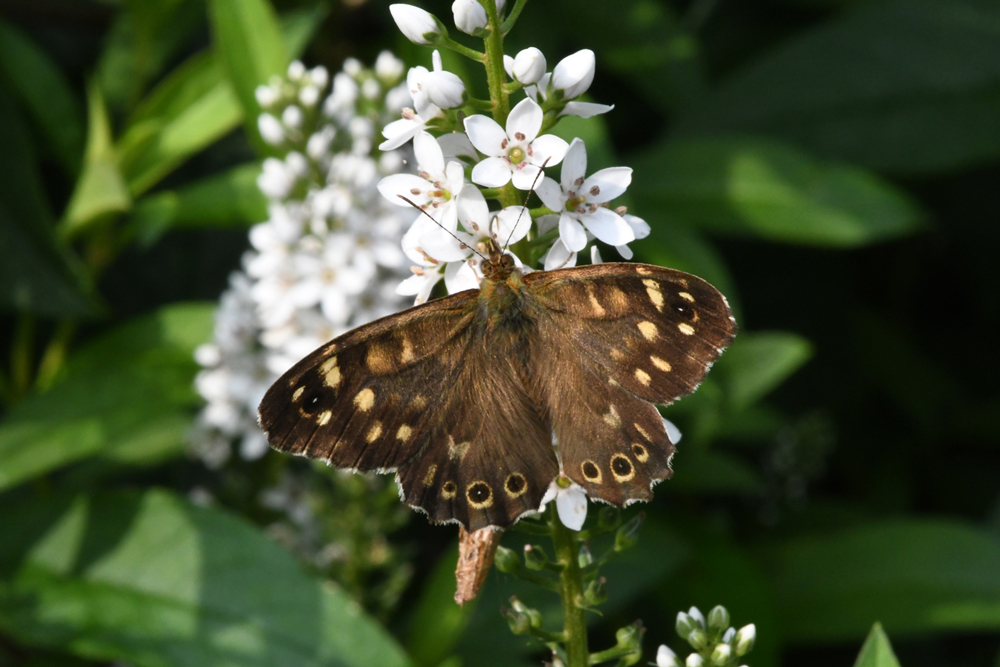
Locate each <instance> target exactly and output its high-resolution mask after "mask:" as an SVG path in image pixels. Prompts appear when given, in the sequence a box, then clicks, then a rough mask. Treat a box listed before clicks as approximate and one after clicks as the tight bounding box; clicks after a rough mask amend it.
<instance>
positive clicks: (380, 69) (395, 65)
mask: <svg viewBox="0 0 1000 667" xmlns="http://www.w3.org/2000/svg"><path fill="white" fill-rule="evenodd" d="M403 67H404V65H403V61H402V60H400V59H399V58H397V57H396V56H394V55H392V52H391V51H382V52H381V53H380V54H378V58H376V59H375V75H376V76H378V78H380V79H382V81H383V83H395V82H396V81H397V80H399V77H401V76H403Z"/></svg>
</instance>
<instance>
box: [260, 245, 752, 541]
mask: <svg viewBox="0 0 1000 667" xmlns="http://www.w3.org/2000/svg"><path fill="white" fill-rule="evenodd" d="M488 249H489V251H490V257H489V258H488V260H486V261H484V262H483V266H482V268H483V275H484V278H483V280H482V283H481V285H480V288H479V289H478V290H467V291H465V292H460V293H458V294H452V295H450V296H447V297H444V298H441V299H437V300H435V301H430V302H428V303H426V304H423V305H420V306H416V307H414V308H410V309H409V310H404V311H402V312H400V313H397V314H395V315H391V316H389V317H383V318H382V319H380V320H376V321H374V322H372V323H370V324H366V325H364V326H361V327H358V328H357V329H355V330H353V331H350V332H348V333H346V334H344V335H343V336H340V337H339V338H336V339H334V340H333V341H331V342H330V343H328V344H326V345H324V346H322V347H321V348H319V349H318V350H316V351H315V352H313V353H312V354H310V355H309V356H308V357H306V358H305V359H303V360H302V361H300V362H299V363H297V364H296V365H295V366H293V367H292V368H291V370H289V371H288V372H287V373H285V374H284V375H283V376H282V377H281V378H280V379H279V380H278V381H277V382H275V383H274V385H273V386H272V387H271V388H270V389H269V390H268V392H267V394H266V395H265V396H264V400H263V401H262V402H261V405H260V410H259V417H260V424H261V427H262V428H263V429H264V430H265V431H266V432H267V434H268V439H269V441H270V443H271V446H273V447H275V448H276V449H279V450H282V451H286V452H291V453H293V454H299V455H304V456H308V457H310V458H316V459H324V460H326V461H328V462H329V463H331V464H332V465H334V466H337V467H338V468H348V469H352V470H358V471H369V470H375V471H378V472H382V473H388V472H395V473H396V479H397V481H398V483H399V487H400V494H401V496H402V497H403V500H405V501H406V502H407V503H408V504H410V505H411V506H412V507H414V508H417V509H420V510H422V511H424V512H426V513H427V514H428V516H429V517H430V519H431V520H432V521H435V522H449V521H457V522H458V523H460V524H462V526H464V527H465V528H466V529H467V530H470V531H474V530H479V529H481V528H485V527H487V526H497V527H501V528H502V527H506V526H509V525H511V524H512V523H514V522H515V521H516V520H517V519H518V518H519V517H520V516H522V515H524V514H525V513H528V512H533V511H535V510H537V509H538V506H539V504H540V502H541V500H542V496H543V494H544V493H545V491H546V489H547V488H548V487H549V485H550V483H551V482H552V481H553V480H554V479H555V478H556V476H557V475H559V473H560V471H562V473H563V474H565V475H566V476H567V477H569V478H570V479H572V480H573V481H574V482H576V483H578V484H580V485H581V486H583V487H584V488H585V489H586V490H587V493H588V494H589V495H590V497H591V498H595V499H598V500H603V501H606V502H609V503H612V504H614V505H625V504H628V503H630V502H633V501H637V500H649V499H650V498H651V497H652V490H651V489H652V486H653V485H654V484H655V483H656V482H659V481H660V480H663V479H666V478H668V477H670V475H671V469H670V458H671V456H672V455H673V452H674V446H673V444H671V442H670V439H669V438H668V437H667V433H666V430H665V428H664V425H663V422H662V420H661V418H660V414H659V412H658V411H657V409H656V407H655V406H654V405H653V404H654V403H659V404H668V403H670V402H672V401H674V400H676V399H678V398H680V397H681V396H685V395H686V394H689V393H691V392H692V391H694V390H695V388H697V386H698V384H699V383H700V382H701V380H702V379H703V378H704V376H705V373H707V372H708V369H709V367H710V366H711V365H712V363H713V362H714V361H715V360H716V358H718V356H719V354H721V353H722V351H723V349H725V347H726V346H727V345H728V344H729V342H730V341H731V340H732V338H733V336H734V335H735V334H736V324H735V321H734V320H733V317H732V314H731V312H730V310H729V306H728V304H727V303H726V300H725V298H724V297H723V296H722V294H720V293H719V292H718V290H716V289H715V288H714V287H712V286H711V285H709V284H708V283H707V282H705V281H704V280H702V279H701V278H697V277H695V276H692V275H689V274H687V273H682V272H680V271H674V270H671V269H665V268H662V267H658V266H648V265H643V264H596V265H591V266H582V267H576V268H569V269H560V270H557V271H537V272H533V273H523V272H522V271H521V269H519V268H517V267H515V265H514V262H513V259H512V258H511V257H510V256H509V255H504V254H502V253H501V252H500V251H499V249H498V248H497V245H496V244H495V243H493V244H491V245H489V248H488ZM553 436H555V439H553ZM554 441H555V442H556V443H557V444H556V445H553V442H554Z"/></svg>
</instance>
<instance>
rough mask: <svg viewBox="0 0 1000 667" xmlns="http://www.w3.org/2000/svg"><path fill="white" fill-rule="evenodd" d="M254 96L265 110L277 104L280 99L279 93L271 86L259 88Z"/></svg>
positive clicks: (254, 92)
mask: <svg viewBox="0 0 1000 667" xmlns="http://www.w3.org/2000/svg"><path fill="white" fill-rule="evenodd" d="M253 94H254V97H256V98H257V104H259V105H260V106H261V107H263V108H264V109H266V108H268V107H269V106H271V105H272V104H274V103H275V102H277V101H278V97H279V94H278V91H277V90H275V89H274V88H272V87H271V86H257V88H256V89H255V90H254V91H253Z"/></svg>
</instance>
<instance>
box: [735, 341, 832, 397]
mask: <svg viewBox="0 0 1000 667" xmlns="http://www.w3.org/2000/svg"><path fill="white" fill-rule="evenodd" d="M811 356H812V346H811V345H810V344H809V341H807V340H806V339H804V338H802V337H801V336H797V335H795V334H792V333H788V332H783V331H772V332H753V333H750V332H744V333H742V334H740V335H739V336H737V337H736V340H734V341H733V344H732V345H731V346H730V348H729V349H728V350H726V353H725V354H724V355H723V356H722V357H721V358H720V359H719V361H718V362H717V364H716V373H717V374H718V375H719V376H720V378H721V379H722V380H723V383H724V385H725V387H726V389H727V390H728V394H729V399H730V401H731V402H732V403H733V405H735V406H736V407H746V406H748V405H750V404H752V403H754V402H756V401H758V400H760V399H761V398H763V397H764V396H765V395H766V394H767V393H768V392H770V391H771V390H773V389H774V388H775V387H777V386H778V385H780V384H781V383H782V382H784V381H785V379H786V378H788V376H790V375H791V374H792V373H794V372H795V371H797V370H798V369H799V368H800V367H801V366H802V365H803V364H804V363H805V362H806V361H808V360H809V357H811Z"/></svg>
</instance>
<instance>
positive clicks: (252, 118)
mask: <svg viewBox="0 0 1000 667" xmlns="http://www.w3.org/2000/svg"><path fill="white" fill-rule="evenodd" d="M209 9H210V16H211V19H212V30H213V33H214V37H215V53H216V56H217V57H218V58H219V59H220V61H221V62H222V65H223V68H224V69H225V71H226V73H227V75H228V77H229V81H230V82H231V83H232V86H233V89H234V90H235V91H236V97H237V99H239V101H240V104H241V106H242V107H243V118H244V125H245V127H246V131H247V134H248V135H249V136H252V137H259V135H258V131H257V116H258V115H259V114H260V105H258V104H257V98H256V97H255V95H254V91H256V89H257V86H260V85H262V84H265V83H267V82H268V80H269V79H270V78H271V77H272V76H275V75H282V74H284V73H285V69H286V68H287V67H288V62H289V57H288V49H287V48H286V45H285V40H284V37H283V35H282V34H281V26H280V24H279V22H278V17H277V15H276V14H275V13H274V8H273V7H272V6H271V4H270V3H269V2H268V0H210V2H209Z"/></svg>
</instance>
